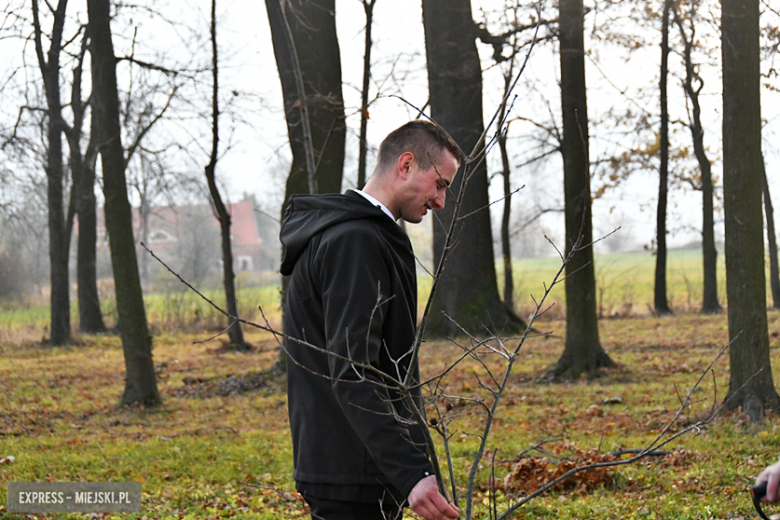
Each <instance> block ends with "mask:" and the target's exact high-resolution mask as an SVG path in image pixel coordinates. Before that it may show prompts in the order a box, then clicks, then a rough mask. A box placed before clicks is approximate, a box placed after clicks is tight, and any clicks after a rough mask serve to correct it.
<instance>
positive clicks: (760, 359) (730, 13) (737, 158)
mask: <svg viewBox="0 0 780 520" xmlns="http://www.w3.org/2000/svg"><path fill="white" fill-rule="evenodd" d="M721 5H722V19H721V39H722V42H721V52H722V56H723V74H722V77H723V196H724V210H725V223H726V291H727V296H728V315H729V337H730V339H731V341H732V343H731V348H730V351H729V355H730V360H731V378H730V380H729V392H728V395H727V396H726V398H727V399H729V401H728V404H729V406H730V407H732V408H734V407H737V406H741V407H742V409H743V410H745V411H746V412H747V413H748V414H749V415H750V417H751V419H752V420H754V421H759V420H761V418H762V417H763V409H765V408H771V409H774V410H780V396H778V395H777V392H776V391H775V388H774V383H773V381H772V368H771V365H770V359H769V333H768V329H767V314H766V281H765V275H764V236H763V231H764V230H763V218H762V214H761V105H760V99H761V91H760V80H759V7H758V0H723V2H722V3H721Z"/></svg>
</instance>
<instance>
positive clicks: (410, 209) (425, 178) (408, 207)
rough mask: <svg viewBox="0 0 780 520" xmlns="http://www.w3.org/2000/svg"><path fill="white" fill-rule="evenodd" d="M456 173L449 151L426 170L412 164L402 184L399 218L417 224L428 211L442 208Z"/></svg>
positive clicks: (456, 166)
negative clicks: (402, 193)
mask: <svg viewBox="0 0 780 520" xmlns="http://www.w3.org/2000/svg"><path fill="white" fill-rule="evenodd" d="M457 172H458V161H457V159H455V156H454V155H452V153H451V152H450V151H449V150H444V152H442V154H441V157H440V158H439V161H438V163H437V164H434V165H432V166H431V167H430V168H428V169H427V170H421V169H419V167H418V166H417V161H415V162H413V163H412V165H411V166H410V170H409V174H408V177H407V179H406V182H405V183H404V187H405V189H404V196H403V197H402V203H401V207H400V217H401V218H402V219H404V220H405V221H407V222H411V223H413V224H417V223H419V222H420V221H422V218H423V217H424V216H425V215H426V213H428V210H430V209H437V210H438V209H442V208H444V202H445V198H446V196H447V188H448V187H449V185H450V184H451V183H452V179H453V178H454V177H455V174H456V173H457Z"/></svg>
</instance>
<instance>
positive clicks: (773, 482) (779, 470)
mask: <svg viewBox="0 0 780 520" xmlns="http://www.w3.org/2000/svg"><path fill="white" fill-rule="evenodd" d="M764 482H766V483H767V486H766V496H764V498H763V499H762V500H761V501H762V502H777V500H778V499H780V461H778V462H775V463H774V464H772V465H771V466H769V467H768V468H766V469H765V470H764V471H762V472H761V473H760V474H759V475H758V478H757V479H756V485H759V484H762V483H764ZM415 489H416V488H415ZM412 493H414V489H413V490H412ZM411 496H412V495H411V494H409V498H410V500H409V502H410V503H411Z"/></svg>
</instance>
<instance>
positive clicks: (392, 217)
mask: <svg viewBox="0 0 780 520" xmlns="http://www.w3.org/2000/svg"><path fill="white" fill-rule="evenodd" d="M352 191H354V192H355V193H358V194H360V195H362V196H363V198H365V199H366V200H367V201H368V202H370V203H371V204H373V205H374V206H376V207H377V208H379V209H381V210H382V211H384V212H385V215H387V216H388V217H390V218H391V219H392V220H393V222H395V220H396V219H395V217H394V216H393V213H392V212H391V211H390V210H389V209H387V206H385V205H384V204H382V203H381V202H379V201H378V200H377V199H375V198H374V197H372V196H371V195H369V194H368V193H366V192H364V191H361V190H359V189H357V188H353V189H352Z"/></svg>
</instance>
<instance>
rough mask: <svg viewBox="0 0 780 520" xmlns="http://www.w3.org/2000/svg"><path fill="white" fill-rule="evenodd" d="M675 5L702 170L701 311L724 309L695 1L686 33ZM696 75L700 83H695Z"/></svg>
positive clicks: (706, 312)
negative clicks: (697, 63)
mask: <svg viewBox="0 0 780 520" xmlns="http://www.w3.org/2000/svg"><path fill="white" fill-rule="evenodd" d="M672 9H674V19H675V22H676V23H677V26H678V27H679V29H680V35H681V37H682V40H683V44H684V45H685V50H684V54H683V60H684V62H685V82H684V83H683V88H684V89H685V93H686V95H687V96H688V99H690V100H691V105H692V106H693V117H692V121H691V125H690V129H691V137H692V139H693V153H694V155H695V156H696V160H697V162H698V163H699V169H700V170H701V191H702V232H701V234H702V256H703V261H704V295H703V298H702V306H701V311H702V312H703V313H705V314H713V313H717V312H721V311H722V310H723V309H722V308H721V306H720V303H719V302H718V250H717V249H716V247H715V211H714V208H713V195H712V166H711V164H710V160H709V158H708V157H707V152H706V151H705V148H704V127H703V126H702V124H701V104H700V103H699V93H700V92H701V89H702V88H703V87H704V80H703V79H702V78H701V77H700V76H699V75H698V74H696V71H695V70H694V68H693V61H692V59H691V54H692V52H693V44H694V37H695V35H696V25H695V24H696V22H695V17H696V4H695V3H693V4H692V5H691V35H690V38H689V37H688V36H687V35H686V33H685V27H684V25H683V21H682V19H681V18H680V15H679V12H678V11H677V7H673V8H672ZM694 79H696V80H697V81H698V85H697V87H696V88H694V86H693V81H694Z"/></svg>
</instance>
